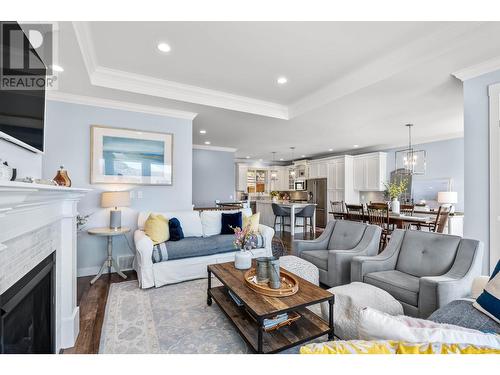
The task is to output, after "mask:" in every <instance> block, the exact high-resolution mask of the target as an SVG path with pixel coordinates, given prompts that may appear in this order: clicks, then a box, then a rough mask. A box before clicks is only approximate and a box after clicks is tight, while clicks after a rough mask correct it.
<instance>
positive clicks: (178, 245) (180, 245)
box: [151, 234, 265, 263]
mask: <svg viewBox="0 0 500 375" xmlns="http://www.w3.org/2000/svg"><path fill="white" fill-rule="evenodd" d="M233 241H234V235H232V234H219V235H215V236H210V237H185V238H184V239H182V240H180V241H167V242H163V243H160V244H158V245H154V246H153V254H152V256H151V259H152V261H153V263H159V262H165V261H167V260H175V259H184V258H194V257H201V256H209V255H214V254H222V253H229V252H232V251H236V250H237V249H236V248H235V247H234V244H233ZM262 247H265V244H264V237H262V235H260V234H259V235H257V248H262Z"/></svg>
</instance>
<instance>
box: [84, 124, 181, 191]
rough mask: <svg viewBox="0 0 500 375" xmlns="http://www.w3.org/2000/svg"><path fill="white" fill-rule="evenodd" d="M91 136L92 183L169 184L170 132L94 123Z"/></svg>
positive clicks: (171, 141)
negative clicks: (155, 131) (120, 127)
mask: <svg viewBox="0 0 500 375" xmlns="http://www.w3.org/2000/svg"><path fill="white" fill-rule="evenodd" d="M91 136H92V160H91V164H92V169H91V183H124V184H146V185H172V158H173V155H172V150H173V148H172V147H173V135H172V134H169V133H153V132H146V131H141V130H130V129H119V128H108V127H103V126H97V125H93V126H92V127H91Z"/></svg>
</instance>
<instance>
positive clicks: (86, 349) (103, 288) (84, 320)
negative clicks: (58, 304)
mask: <svg viewBox="0 0 500 375" xmlns="http://www.w3.org/2000/svg"><path fill="white" fill-rule="evenodd" d="M124 273H125V274H126V275H127V280H124V279H122V278H121V277H120V276H119V275H118V274H117V273H112V274H110V275H109V274H106V275H103V276H101V278H100V279H99V280H97V281H96V282H95V284H94V285H90V280H92V278H93V276H85V277H79V278H78V281H77V304H78V305H79V306H80V334H79V335H78V338H77V340H76V344H75V346H74V347H72V348H69V349H64V351H63V353H64V354H97V353H98V352H99V341H100V339H101V329H102V323H103V321H104V311H105V309H106V301H107V299H108V292H109V287H110V285H111V284H113V283H120V282H123V281H130V280H137V275H136V273H135V271H125V272H124Z"/></svg>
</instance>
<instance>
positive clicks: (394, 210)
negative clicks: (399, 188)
mask: <svg viewBox="0 0 500 375" xmlns="http://www.w3.org/2000/svg"><path fill="white" fill-rule="evenodd" d="M399 208H400V206H399V201H398V198H393V199H392V202H391V210H392V213H393V214H398V215H399V213H400V210H399Z"/></svg>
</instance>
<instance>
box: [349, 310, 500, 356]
mask: <svg viewBox="0 0 500 375" xmlns="http://www.w3.org/2000/svg"><path fill="white" fill-rule="evenodd" d="M358 334H359V338H360V339H361V340H395V341H405V342H411V343H427V342H428V343H434V342H437V343H447V344H472V345H478V346H487V347H490V348H495V349H500V336H499V335H495V334H490V333H483V332H481V331H476V330H473V329H468V328H463V327H459V326H455V325H451V324H441V323H435V322H432V321H430V320H424V319H417V318H412V317H409V316H404V315H398V316H392V315H389V314H385V313H383V312H380V311H378V310H375V309H371V308H369V307H367V308H365V309H363V310H362V311H361V313H360V320H359V326H358Z"/></svg>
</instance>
